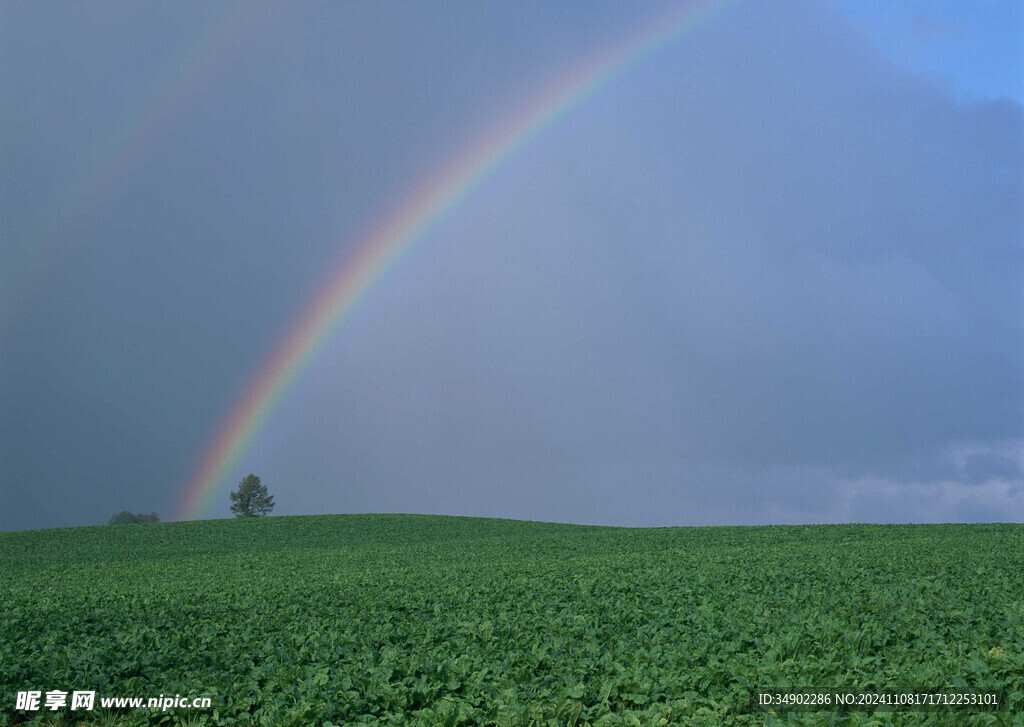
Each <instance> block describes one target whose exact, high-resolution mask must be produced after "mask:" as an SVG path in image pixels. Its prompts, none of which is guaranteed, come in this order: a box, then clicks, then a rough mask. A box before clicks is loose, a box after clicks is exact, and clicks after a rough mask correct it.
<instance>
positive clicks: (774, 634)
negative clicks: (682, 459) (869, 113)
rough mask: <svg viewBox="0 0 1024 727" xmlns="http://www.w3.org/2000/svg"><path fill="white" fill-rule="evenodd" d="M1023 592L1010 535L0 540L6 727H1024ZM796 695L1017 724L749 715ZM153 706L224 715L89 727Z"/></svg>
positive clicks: (135, 532) (304, 521)
mask: <svg viewBox="0 0 1024 727" xmlns="http://www.w3.org/2000/svg"><path fill="white" fill-rule="evenodd" d="M1022 584H1024V526H1022V525H907V526H878V525H822V526H794V527H785V526H773V527H721V528H661V529H624V528H598V527H584V526H574V525H556V524H545V523H533V522H520V521H511V520H484V519H475V518H456V517H433V516H417V515H341V516H316V517H313V516H310V517H275V518H266V519H259V520H218V521H200V522H188V523H166V524H164V523H158V524H153V525H121V526H104V527H87V528H69V529H56V530H39V531H25V532H6V533H0V685H2V687H3V689H2V692H0V694H2V696H0V698H2V700H3V702H2V706H0V724H7V723H9V724H22V723H25V722H28V721H30V720H35V723H37V724H80V723H84V724H89V725H120V724H243V725H249V724H252V725H268V726H270V725H274V726H277V725H320V724H328V723H331V724H335V725H350V724H374V725H406V724H417V725H418V724H422V725H477V724H480V725H572V724H576V725H585V724H591V725H620V724H621V725H660V724H680V725H689V724H695V725H728V724H860V725H866V724H907V725H916V724H949V725H960V724H978V725H982V724H1000V725H1005V724H1024V718H1022V716H1021V714H1020V713H1021V712H1022V711H1024V585H1022ZM786 686H802V687H819V686H821V687H839V686H841V687H847V688H860V689H862V690H864V691H879V690H882V689H896V688H906V689H911V688H913V689H928V690H935V689H946V690H952V689H966V688H971V689H979V690H980V689H984V690H989V689H995V690H1001V691H1003V692H1004V693H1005V698H1006V700H1009V701H1010V704H1009V708H1008V709H1006V710H1004V711H1002V712H995V713H991V712H989V713H985V712H980V711H974V712H958V713H934V712H933V713H911V714H893V713H891V712H890V713H875V714H870V713H845V714H830V713H828V712H815V713H789V714H786V713H781V714H779V715H778V716H774V715H772V714H767V713H752V712H751V710H750V709H749V703H750V698H751V694H752V692H753V690H754V689H756V688H758V687H766V688H769V687H770V688H783V687H786ZM55 689H59V690H65V691H68V692H70V691H72V690H75V689H86V690H96V692H97V695H98V696H97V709H96V710H94V711H93V712H76V713H74V714H75V716H76V719H75V720H72V719H71V718H70V717H71V715H70V713H69V712H68V710H67V709H62V710H60V711H58V712H56V713H55V714H56V715H58V717H56V718H55V717H51V716H50V714H51V713H50V712H45V714H46V716H45V717H44V716H42V715H43V714H44V711H45V710H44V711H39V712H24V711H18V710H16V709H15V706H16V705H15V693H16V692H17V691H21V690H42V691H44V692H45V691H48V690H55ZM160 694H163V695H174V694H181V695H183V696H188V697H194V696H202V695H208V696H210V697H211V698H212V707H211V708H210V709H208V710H190V709H169V710H167V711H165V712H161V711H153V712H150V711H148V710H146V709H136V710H131V709H120V710H101V709H99V702H98V699H99V697H101V696H115V697H120V696H124V697H132V696H142V697H151V696H157V695H160ZM60 715H63V717H60ZM60 719H63V720H64V721H63V722H61V721H59V720H60Z"/></svg>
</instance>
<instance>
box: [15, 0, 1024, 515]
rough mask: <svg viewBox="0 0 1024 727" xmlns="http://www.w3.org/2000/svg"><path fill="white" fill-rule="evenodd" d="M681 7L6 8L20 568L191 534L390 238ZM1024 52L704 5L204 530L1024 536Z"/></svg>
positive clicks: (492, 195) (427, 273)
mask: <svg viewBox="0 0 1024 727" xmlns="http://www.w3.org/2000/svg"><path fill="white" fill-rule="evenodd" d="M680 5H681V6H682V7H683V10H686V5H687V4H686V3H678V2H675V3H672V2H659V1H653V0H643V1H640V2H635V3H618V2H611V1H609V2H593V1H589V2H570V1H567V2H561V3H544V2H531V1H528V0H526V1H520V2H515V3H511V2H500V3H475V2H468V1H467V2H449V3H404V2H387V1H384V2H378V3H362V2H337V3H313V2H304V3H289V4H283V3H282V4H278V3H267V2H262V3H258V2H253V3H222V4H217V5H211V4H208V3H162V4H138V3H128V2H124V3H118V2H112V3H104V4H102V5H95V4H90V5H82V4H72V3H67V4H63V5H62V4H56V5H54V4H46V5H39V4H14V3H6V4H2V5H0V169H3V170H4V171H3V174H0V211H2V214H0V530H16V529H29V528H47V527H64V526H78V525H95V524H102V523H105V522H106V521H107V519H108V518H109V517H110V516H111V515H112V514H114V513H116V512H118V511H121V510H130V511H133V512H147V513H148V512H150V511H156V512H158V513H159V514H160V516H161V518H162V519H170V518H171V517H173V516H174V515H175V513H176V512H180V511H181V507H182V502H183V500H184V498H185V497H186V493H187V490H188V487H189V483H190V482H193V481H194V480H195V477H196V472H197V470H198V469H199V468H200V466H201V463H202V461H203V458H204V456H205V455H206V454H207V453H208V452H209V451H210V448H211V447H212V446H213V445H214V443H215V441H216V439H217V437H218V432H220V431H222V429H223V427H224V426H225V422H226V421H227V420H228V419H229V417H230V416H231V412H232V411H233V409H234V408H235V407H236V406H237V402H238V401H239V399H240V397H243V396H244V394H245V392H246V391H247V390H249V389H251V387H252V381H253V379H254V377H256V376H258V375H259V373H260V371H262V370H264V369H265V367H266V362H267V361H268V357H271V356H273V354H274V353H275V351H279V350H280V348H281V345H282V341H284V340H287V338H288V335H289V332H291V331H294V330H296V326H297V325H298V324H299V323H301V321H302V320H303V311H305V310H307V309H308V307H309V306H310V305H311V302H312V301H314V300H315V299H316V298H317V296H318V295H319V294H320V292H321V291H323V290H324V288H325V286H327V285H328V284H329V281H330V280H331V279H332V277H333V276H334V274H335V273H336V271H337V270H339V269H340V268H341V266H343V265H344V264H345V262H346V261H348V260H351V259H353V258H354V256H356V255H357V254H358V253H359V251H360V250H361V249H362V248H361V245H362V244H364V243H363V241H364V240H365V239H366V234H367V232H368V231H372V230H374V229H378V228H379V227H380V226H381V225H382V224H385V223H386V222H387V221H388V220H390V219H393V218H394V217H395V215H396V211H397V210H400V209H402V205H403V201H404V200H406V199H407V198H408V197H409V195H411V194H414V193H415V192H416V190H418V189H421V188H422V187H423V185H424V184H428V181H429V180H430V179H432V178H433V177H434V175H435V174H436V173H437V170H439V169H444V168H445V167H446V165H448V164H450V163H451V160H452V159H455V158H458V157H459V156H460V155H462V154H464V153H465V151H466V149H467V146H469V145H472V143H474V140H477V139H480V138H485V137H486V136H487V134H488V133H489V130H491V129H494V128H501V125H502V124H503V123H505V122H507V121H508V120H509V119H514V118H517V116H518V115H521V114H522V110H523V109H524V108H528V107H529V106H530V105H531V104H533V103H535V101H536V99H537V98H538V95H539V94H540V93H541V92H542V90H543V89H547V88H550V87H551V86H552V84H557V83H558V81H559V80H560V79H564V78H565V77H567V75H570V74H572V73H573V72H574V71H575V70H576V69H579V68H580V67H581V64H583V63H585V61H586V60H587V59H592V58H600V57H602V54H607V51H608V49H609V48H613V47H616V46H617V44H620V43H621V42H622V40H623V39H624V38H627V37H630V35H631V34H633V33H635V32H636V30H637V29H638V28H643V27H645V26H647V25H650V23H651V22H652V19H657V18H659V17H661V16H663V15H664V14H665V13H669V12H674V11H675V9H676V8H677V7H679V6H680ZM1022 23H1024V10H1022V6H1021V5H1020V4H1019V3H1014V2H1005V3H1004V2H978V3H971V4H964V3H959V2H939V1H935V2H933V1H931V0H929V1H928V2H925V1H923V0H920V1H916V2H914V1H912V2H906V3H900V4H897V5H893V4H890V3H885V2H881V1H879V2H865V1H862V0H857V1H856V2H854V1H852V0H823V1H822V2H815V3H810V2H808V3H805V2H801V1H794V2H790V3H785V4H774V3H771V4H769V3H751V2H742V1H741V2H731V3H714V2H712V3H710V4H709V6H708V9H707V12H706V13H705V14H704V18H703V20H701V21H700V22H698V23H694V24H693V26H692V27H688V28H686V29H685V30H684V31H683V32H680V33H678V34H676V35H675V36H674V37H673V38H672V39H671V41H670V42H668V43H665V44H664V45H662V46H661V47H658V48H656V49H654V50H653V51H652V52H651V53H649V54H647V55H644V56H643V57H642V58H639V59H638V61H637V62H636V63H634V64H632V65H630V66H629V67H628V68H624V69H623V70H622V72H621V73H619V74H615V75H614V76H612V77H609V78H608V79H606V82H604V83H602V84H599V85H598V86H597V87H595V88H594V89H593V91H592V92H591V93H590V94H589V95H586V96H585V97H584V98H582V99H581V100H580V101H579V102H578V103H575V104H573V105H571V106H570V107H569V108H567V109H566V111H565V112H564V113H563V114H561V115H559V116H558V117H557V118H556V119H554V120H553V121H552V123H550V124H549V125H548V126H546V127H545V128H543V129H542V131H541V132H540V133H538V134H536V135H535V136H534V137H533V138H531V139H529V140H528V143H525V144H524V145H522V147H521V148H519V149H518V150H517V151H516V152H515V153H514V154H511V155H509V156H508V158H506V159H503V160H502V161H501V163H499V164H497V165H495V166H494V168H493V169H492V170H491V171H490V173H489V174H487V175H485V177H484V178H483V179H482V180H481V181H480V183H479V184H476V185H475V186H473V187H472V188H471V189H469V190H468V192H467V194H465V195H464V196H463V197H462V198H460V199H459V200H458V202H457V203H456V204H454V205H452V207H451V208H450V209H448V210H447V211H446V212H445V214H444V215H442V216H441V217H440V218H439V219H438V220H437V221H436V223H435V224H434V225H433V226H432V227H430V229H429V230H427V232H426V233H425V234H424V235H423V236H422V237H421V238H420V239H417V240H416V241H415V244H413V245H411V246H410V247H409V248H408V250H407V251H406V253H405V254H404V255H402V256H401V257H400V258H399V259H397V260H396V261H395V263H394V265H392V266H391V267H390V268H389V269H387V270H386V271H384V272H383V273H382V274H381V275H380V276H379V277H378V278H377V279H376V280H375V282H373V284H372V285H371V286H370V287H369V289H368V290H367V291H366V293H365V294H364V295H363V296H362V297H361V298H360V300H359V301H358V303H357V304H356V305H355V306H354V307H353V308H352V310H351V312H350V314H349V315H347V316H345V317H344V318H343V320H341V321H340V323H339V325H337V326H336V327H333V328H331V330H330V331H329V335H326V336H325V338H324V341H323V344H322V346H321V347H320V348H319V349H318V351H317V352H316V354H315V355H314V356H312V357H311V358H309V360H308V361H304V362H303V365H302V366H301V370H300V371H298V373H297V375H296V377H295V379H294V381H293V382H292V383H291V384H290V385H289V386H288V387H287V388H286V390H284V391H283V393H282V395H281V397H280V399H279V400H278V401H277V402H276V403H275V404H274V406H272V407H271V409H270V410H269V412H268V413H267V416H266V417H265V419H264V420H263V421H261V422H260V423H259V426H258V427H256V428H255V430H254V432H253V436H252V437H251V439H249V440H248V441H247V442H246V444H245V446H244V447H242V448H241V451H240V452H239V456H238V459H237V461H236V462H234V463H233V464H232V466H231V467H230V471H229V472H228V473H227V474H226V475H225V476H224V477H222V478H220V480H219V481H217V482H215V483H213V484H212V487H214V488H215V489H214V490H212V491H211V492H212V494H213V495H214V496H213V497H212V499H211V501H212V505H211V506H210V507H208V508H204V509H203V511H202V512H197V513H193V516H195V517H228V516H230V512H229V509H228V508H229V504H230V503H229V498H228V492H229V491H230V490H231V489H232V487H233V486H234V485H236V484H237V482H238V480H240V479H241V478H242V477H243V476H244V475H245V474H247V473H249V472H254V473H256V474H258V475H259V476H260V477H261V478H262V480H263V482H264V484H266V485H267V486H268V488H269V490H270V492H271V494H273V495H274V496H275V501H276V508H275V510H274V514H279V515H297V514H313V513H348V512H418V513H438V514H449V515H473V516H482V517H503V518H521V519H530V520H544V521H559V522H573V523H588V524H605V525H624V526H673V525H745V524H777V523H830V522H919V523H924V522H995V521H1002V522H1021V521H1024V360H1022V359H1024V328H1022V321H1024V317H1022V315H1021V314H1022V312H1024V311H1022V297H1021V291H1022V285H1021V284H1022V282H1024V281H1022V277H1021V274H1022V272H1024V266H1022V264H1024V255H1022V249H1021V240H1022V239H1024V238H1022V232H1024V110H1022V105H1021V104H1022V103H1024V89H1022V78H1024V76H1022V61H1021V59H1022V58H1024V25H1022Z"/></svg>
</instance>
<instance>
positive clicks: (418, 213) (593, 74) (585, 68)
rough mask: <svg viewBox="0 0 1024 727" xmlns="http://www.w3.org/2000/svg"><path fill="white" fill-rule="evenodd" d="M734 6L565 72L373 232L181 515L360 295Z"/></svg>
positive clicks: (197, 508) (224, 439) (696, 15)
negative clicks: (513, 163)
mask: <svg viewBox="0 0 1024 727" xmlns="http://www.w3.org/2000/svg"><path fill="white" fill-rule="evenodd" d="M727 4H729V3H727V2H724V1H719V2H715V1H713V0H699V1H697V2H689V3H685V4H684V5H683V6H682V7H680V8H677V9H676V10H675V11H674V12H672V13H670V14H668V15H667V16H663V17H659V18H658V19H657V20H656V21H655V22H653V23H650V24H649V25H647V26H646V27H644V28H643V29H641V30H640V31H639V32H636V33H634V34H632V35H631V36H629V37H628V38H626V39H625V40H624V41H621V42H620V43H618V44H617V45H616V46H615V47H614V48H613V49H612V50H611V51H605V52H603V53H601V54H599V55H598V56H596V57H594V58H592V59H590V60H589V61H588V62H586V63H584V64H582V65H580V66H579V67H577V68H576V69H575V70H573V71H572V72H570V73H568V74H567V75H565V76H563V77H562V78H561V80H559V81H558V82H557V83H555V84H553V85H551V86H550V87H548V88H547V89H545V90H544V91H543V92H542V93H540V94H538V95H537V96H536V98H535V99H534V100H533V102H532V103H530V104H528V105H527V106H526V107H525V108H524V110H523V112H522V113H521V114H520V115H519V116H518V117H517V118H515V119H513V120H510V121H507V122H506V123H503V124H501V125H500V126H499V127H498V128H496V129H494V130H492V132H491V133H490V134H489V135H487V136H485V137H484V138H483V139H482V140H481V141H480V142H479V143H477V144H475V145H473V146H471V147H470V148H469V149H468V150H467V151H466V152H465V153H463V154H461V155H460V156H459V157H457V158H456V159H455V160H454V161H453V162H452V163H450V164H449V165H448V166H446V167H445V168H443V169H442V170H441V171H440V172H438V173H437V174H435V175H434V176H433V177H431V178H429V179H428V180H427V182H426V183H425V184H423V185H421V186H420V187H419V189H418V191H416V192H415V193H414V194H412V195H411V196H410V197H409V199H407V200H406V201H405V203H404V204H402V205H401V206H400V207H398V209H397V210H396V211H395V212H394V214H392V215H389V216H387V217H386V218H385V219H384V221H383V223H382V224H381V225H379V227H377V228H376V229H374V230H373V231H372V232H371V233H370V234H368V235H366V236H365V237H364V238H363V239H362V240H361V241H360V243H359V244H358V245H357V247H356V250H357V252H356V253H355V254H354V255H353V256H351V257H350V258H349V259H348V260H346V261H345V263H344V264H343V265H342V266H341V267H340V269H339V270H338V272H337V273H336V274H335V275H334V276H333V278H331V279H330V280H329V281H328V283H327V285H326V286H325V287H324V288H323V289H322V291H321V292H320V294H319V295H318V296H317V297H316V298H315V299H314V300H313V301H312V304H311V305H309V307H308V308H307V309H306V311H305V314H304V315H302V316H300V317H299V319H298V321H299V323H298V324H297V325H296V326H294V327H293V328H292V329H291V330H290V331H289V332H288V334H287V335H286V336H285V337H284V339H283V341H281V343H280V344H279V345H278V346H277V347H276V348H275V349H274V352H273V353H272V354H271V356H270V357H269V358H268V359H267V360H266V361H265V362H264V364H263V366H262V368H261V369H260V370H259V371H258V373H257V375H256V376H255V377H254V378H253V379H252V380H251V381H250V382H249V384H248V386H247V387H246V389H245V391H244V393H243V395H242V396H241V398H240V399H239V400H238V401H237V402H236V403H235V405H234V407H233V408H232V409H231V411H230V413H229V415H228V416H227V418H226V420H225V421H224V423H223V424H222V425H221V427H220V429H219V430H218V432H217V435H216V437H215V439H214V441H213V443H212V444H211V445H210V446H209V448H208V449H207V450H206V452H205V454H204V455H203V457H202V459H201V460H200V462H199V466H198V467H197V468H196V470H195V472H194V474H193V475H192V477H191V479H190V480H189V481H188V483H187V485H186V486H185V488H184V495H183V496H182V497H181V499H180V500H179V502H178V503H177V507H176V508H175V514H174V518H175V519H177V520H190V519H196V518H200V517H203V516H204V515H205V514H206V513H208V512H209V511H210V510H211V508H212V507H213V505H214V501H215V500H216V498H217V496H218V495H219V494H220V493H221V492H222V489H223V488H225V487H226V486H227V484H228V483H227V482H226V479H227V477H228V476H229V475H230V473H231V472H232V470H233V469H234V468H235V466H236V465H237V464H238V462H239V460H240V459H241V457H242V455H243V453H244V452H245V451H246V448H247V446H248V444H249V443H250V441H251V440H252V438H253V437H254V436H255V434H256V433H257V432H258V431H259V430H260V429H261V428H262V426H263V425H264V423H265V422H266V420H267V418H268V417H269V415H270V413H271V412H272V411H273V410H274V408H275V406H276V405H277V403H278V402H279V401H280V400H281V397H282V396H284V394H285V392H287V391H288V390H289V388H290V387H291V386H292V384H293V383H294V382H295V380H296V379H297V378H298V376H299V375H300V374H301V373H302V371H303V370H304V369H305V368H306V366H307V365H308V363H309V362H310V361H311V360H312V359H313V358H314V357H315V356H316V354H317V352H318V351H319V350H320V349H321V347H322V346H323V345H324V343H325V341H327V340H328V338H329V337H330V335H331V333H332V332H333V331H334V330H335V329H336V328H337V326H338V325H339V324H340V323H341V322H342V321H344V320H345V319H346V318H347V316H348V314H349V313H350V312H351V311H352V310H353V308H354V307H355V306H356V304H357V303H358V302H359V301H360V299H361V298H362V297H363V296H364V295H365V294H366V292H367V291H368V290H369V289H370V288H371V287H372V286H373V284H374V283H375V282H376V281H378V280H380V279H381V278H382V277H383V276H385V275H386V274H387V272H388V270H390V269H391V267H392V266H393V265H394V264H395V263H396V262H397V261H398V260H399V259H400V258H401V256H402V253H404V252H405V251H406V250H408V249H409V248H410V247H411V246H412V245H413V244H415V243H416V242H417V241H418V240H420V239H422V238H423V237H424V235H425V234H426V233H427V232H428V231H429V230H430V229H431V228H432V227H433V226H434V225H435V224H436V223H437V222H438V221H439V220H440V219H442V218H443V217H445V216H446V215H447V214H448V213H449V212H451V210H452V209H454V208H455V207H457V206H458V205H459V203H460V202H461V201H462V200H464V199H465V198H466V196H467V195H468V194H470V192H472V191H473V190H474V189H475V188H476V187H477V186H479V185H480V184H481V182H483V181H484V180H485V179H487V178H488V177H489V176H490V175H491V174H492V173H493V172H494V170H495V169H497V168H498V167H499V166H501V165H502V164H503V163H504V162H506V161H507V160H508V159H509V158H510V157H513V156H515V155H516V154H517V153H518V152H519V151H520V150H521V149H523V148H524V147H525V146H527V145H528V144H530V142H531V141H533V140H534V139H535V138H536V137H537V135H538V134H539V133H540V132H542V131H543V130H544V129H545V128H547V127H549V126H550V125H551V124H553V123H554V122H555V121H556V120H557V119H559V118H560V117H561V116H562V115H564V114H565V113H566V112H567V111H568V110H569V109H571V108H573V107H574V106H575V105H577V104H579V103H580V102H581V101H583V100H584V99H586V98H587V97H589V96H590V95H591V94H593V93H594V92H595V91H596V90H597V89H599V88H601V87H602V86H604V85H606V84H607V83H608V82H609V81H611V80H612V79H614V78H616V77H618V76H620V75H621V74H623V73H624V72H625V71H627V70H629V69H630V68H633V67H635V66H636V65H638V64H639V63H640V62H641V61H643V60H644V59H645V58H647V57H648V56H649V55H650V54H652V53H653V52H655V51H656V50H658V49H659V48H661V47H663V46H664V45H666V44H667V43H669V42H671V41H673V40H675V39H676V38H677V37H679V36H680V35H681V34H682V33H683V32H684V31H686V30H689V29H693V28H695V27H697V26H698V25H699V24H700V23H701V22H702V21H705V20H707V19H708V18H709V17H711V16H712V15H713V14H715V13H716V12H717V11H719V10H721V9H722V8H724V7H725V6H726V5H727Z"/></svg>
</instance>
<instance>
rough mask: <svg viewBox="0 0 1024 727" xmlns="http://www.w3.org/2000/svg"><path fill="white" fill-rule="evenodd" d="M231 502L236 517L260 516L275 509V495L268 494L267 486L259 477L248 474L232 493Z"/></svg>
mask: <svg viewBox="0 0 1024 727" xmlns="http://www.w3.org/2000/svg"><path fill="white" fill-rule="evenodd" d="M231 503H232V504H231V512H233V513H235V517H259V516H260V515H266V514H268V513H269V512H270V511H271V510H273V509H274V496H273V495H269V494H267V486H266V485H261V484H260V478H259V477H257V476H256V475H253V474H248V475H246V476H245V478H244V479H243V480H242V481H241V482H239V483H238V489H237V490H235V491H234V492H232V493H231Z"/></svg>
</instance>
